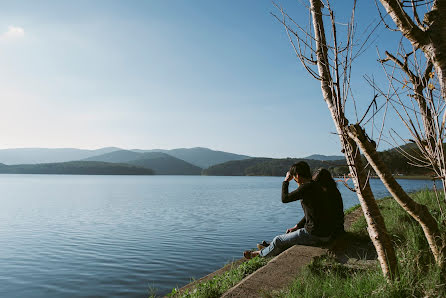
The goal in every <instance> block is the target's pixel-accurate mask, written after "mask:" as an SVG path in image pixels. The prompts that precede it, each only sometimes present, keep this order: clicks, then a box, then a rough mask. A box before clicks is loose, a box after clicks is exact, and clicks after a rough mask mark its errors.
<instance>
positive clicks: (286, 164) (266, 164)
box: [203, 158, 345, 176]
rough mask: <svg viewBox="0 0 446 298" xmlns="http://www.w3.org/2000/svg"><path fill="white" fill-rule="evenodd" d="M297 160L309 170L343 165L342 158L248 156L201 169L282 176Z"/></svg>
mask: <svg viewBox="0 0 446 298" xmlns="http://www.w3.org/2000/svg"><path fill="white" fill-rule="evenodd" d="M299 161H306V162H307V163H308V165H309V166H310V168H311V170H312V171H314V170H316V169H318V168H327V169H332V170H333V169H334V168H336V167H342V168H344V167H345V161H344V160H336V161H323V160H314V159H301V158H282V159H275V158H250V159H245V160H237V161H228V162H225V163H222V164H218V165H215V166H212V167H210V168H208V169H206V170H203V175H208V176H283V175H285V173H286V172H287V171H288V170H289V169H290V167H291V166H292V165H293V164H294V163H296V162H299Z"/></svg>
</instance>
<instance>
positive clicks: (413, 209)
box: [348, 124, 446, 267]
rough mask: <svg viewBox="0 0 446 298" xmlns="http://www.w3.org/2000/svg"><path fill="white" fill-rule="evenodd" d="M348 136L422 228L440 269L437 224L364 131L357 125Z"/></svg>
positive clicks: (440, 244)
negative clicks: (410, 195) (403, 187)
mask: <svg viewBox="0 0 446 298" xmlns="http://www.w3.org/2000/svg"><path fill="white" fill-rule="evenodd" d="M348 135H349V136H350V137H351V138H352V139H353V140H354V141H355V142H356V144H358V146H359V147H360V148H361V150H362V152H363V153H364V156H365V157H366V159H367V161H368V162H369V163H370V165H371V166H372V167H373V169H374V170H375V172H376V174H377V175H378V176H379V178H380V179H381V181H382V182H383V183H384V185H385V187H386V188H387V190H388V191H389V192H390V193H391V195H392V196H393V198H394V199H395V200H396V201H397V202H398V204H399V205H400V206H401V207H402V208H403V209H404V210H405V211H406V212H407V213H409V215H410V216H412V218H414V219H415V220H416V221H417V222H418V223H419V224H420V226H421V227H422V229H423V231H424V235H425V236H426V239H427V241H428V243H429V247H430V249H431V251H432V254H433V255H434V258H435V261H436V262H437V264H438V265H439V266H440V267H442V266H443V263H444V262H445V257H446V255H445V253H446V250H445V249H444V243H443V239H442V236H441V233H440V230H439V228H438V223H437V221H436V220H435V218H434V217H433V216H432V214H431V213H430V212H429V210H428V208H427V207H426V206H425V205H422V204H418V203H417V202H415V201H414V200H412V198H411V197H409V196H408V195H407V193H406V192H405V191H404V190H403V189H402V188H401V186H400V185H399V184H398V182H397V181H396V180H395V178H394V177H393V175H392V173H390V171H389V169H388V168H387V167H386V166H385V164H384V163H383V162H382V160H381V158H380V156H379V155H378V152H377V151H376V148H375V146H374V144H373V143H372V142H371V141H370V140H369V139H368V137H367V136H366V134H365V132H364V130H363V129H362V128H361V127H360V126H359V125H358V124H355V125H350V126H349V127H348Z"/></svg>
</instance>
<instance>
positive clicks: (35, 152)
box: [0, 147, 121, 165]
mask: <svg viewBox="0 0 446 298" xmlns="http://www.w3.org/2000/svg"><path fill="white" fill-rule="evenodd" d="M116 150H121V149H119V148H116V147H107V148H101V149H97V150H87V149H75V148H55V149H52V148H17V149H0V163H4V164H8V165H13V164H37V163H58V162H66V161H75V160H80V159H85V158H88V157H90V156H95V155H100V154H104V153H109V152H113V151H116Z"/></svg>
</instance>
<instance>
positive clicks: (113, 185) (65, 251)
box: [0, 175, 432, 297]
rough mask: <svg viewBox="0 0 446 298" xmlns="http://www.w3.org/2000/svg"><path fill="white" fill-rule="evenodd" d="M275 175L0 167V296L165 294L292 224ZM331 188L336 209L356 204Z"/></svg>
mask: <svg viewBox="0 0 446 298" xmlns="http://www.w3.org/2000/svg"><path fill="white" fill-rule="evenodd" d="M282 180H283V178H281V177H207V176H75V175H0V189H1V190H2V196H1V197H0V204H1V206H2V208H1V209H0V226H1V228H0V243H1V244H2V245H0V263H1V264H2V270H1V271H0V296H1V297H48V296H52V297H55V296H59V297H60V296H69V297H81V296H82V297H83V296H101V297H111V296H118V295H119V296H127V297H146V296H147V294H149V292H150V291H153V289H156V290H155V291H156V294H157V295H163V294H166V293H168V292H170V291H171V289H172V288H173V287H177V286H178V287H181V286H183V285H185V284H187V283H188V282H189V281H190V280H191V278H199V277H201V276H204V275H206V274H208V273H210V272H212V271H214V270H216V269H218V268H220V267H221V266H222V265H224V264H225V263H227V262H229V261H231V260H233V259H237V258H240V257H241V255H242V252H243V250H245V249H249V248H253V247H255V244H256V243H257V242H259V241H261V240H271V239H272V238H273V237H274V236H275V235H277V234H278V233H283V232H284V231H285V230H286V229H287V228H289V227H291V226H293V225H294V224H295V223H296V222H297V221H298V220H299V219H300V218H301V216H303V213H302V210H301V207H300V203H298V202H294V203H290V204H282V203H281V202H280V191H281V183H282ZM400 182H401V184H402V185H403V187H404V188H405V189H406V190H408V191H414V190H417V189H421V188H425V187H431V186H432V182H430V181H423V180H401V181H400ZM371 183H372V186H373V189H374V191H375V195H376V197H377V198H379V197H382V196H384V195H386V194H387V192H386V191H385V189H384V188H383V186H382V184H381V183H380V182H379V181H377V180H372V181H371ZM292 187H296V185H295V184H293V185H292ZM339 189H340V190H341V193H342V194H343V198H344V207H345V208H349V207H351V206H353V205H355V204H357V203H358V202H357V199H356V196H355V194H354V193H352V192H350V191H349V190H347V189H346V188H345V187H343V186H342V185H339Z"/></svg>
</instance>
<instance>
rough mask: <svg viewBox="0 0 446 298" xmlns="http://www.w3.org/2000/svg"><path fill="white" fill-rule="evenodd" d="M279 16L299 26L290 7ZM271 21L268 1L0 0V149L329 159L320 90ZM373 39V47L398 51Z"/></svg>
mask: <svg viewBox="0 0 446 298" xmlns="http://www.w3.org/2000/svg"><path fill="white" fill-rule="evenodd" d="M348 2H350V1H342V4H340V5H341V7H339V9H343V10H339V11H343V12H348V5H347V4H348ZM363 2H364V3H363ZM372 2H373V1H359V4H358V12H357V15H358V18H357V20H358V22H359V20H361V22H360V24H358V25H360V26H359V27H360V28H362V29H364V28H365V27H366V26H367V25H369V24H370V23H371V22H377V21H378V16H377V13H376V8H375V6H374V4H373V3H372ZM282 3H283V5H284V6H285V7H286V8H287V11H288V12H289V14H290V15H292V16H294V17H295V19H296V21H299V22H303V23H304V24H305V23H308V19H307V18H306V17H305V8H304V6H302V4H301V2H300V1H297V0H295V1H294V0H293V1H291V0H287V1H285V0H284V1H282ZM344 6H345V7H344ZM272 11H273V12H274V11H276V10H275V8H274V7H273V5H272V4H271V2H270V1H269V0H250V1H248V0H219V1H218V0H214V1H209V0H201V1H198V0H188V1H186V0H175V1H174V0H163V1H161V0H158V1H154V0H153V1H152V0H146V1H125V0H122V1H111V0H104V1H99V0H94V1H93V0H87V1H78V0H77V1H62V0H57V1H56V0H54V1H41V0H39V1H34V0H29V1H18V0H15V1H0V99H1V103H2V104H1V108H2V109H1V111H2V117H0V127H1V140H2V142H1V146H0V148H17V147H53V148H56V147H58V148H60V147H76V148H91V149H93V148H100V147H106V146H117V147H121V148H128V149H131V148H140V149H153V148H164V149H171V148H179V147H196V146H201V147H208V148H211V149H216V150H223V151H229V152H234V153H240V154H247V155H251V156H269V157H302V156H306V155H309V154H313V153H321V154H327V155H330V154H336V155H338V154H340V148H339V143H338V138H337V136H335V135H333V134H331V133H332V132H334V130H335V129H334V126H333V124H332V120H331V118H330V116H329V113H328V110H327V108H326V104H325V103H324V101H323V100H322V97H321V92H320V88H319V87H320V85H319V82H317V81H315V80H314V79H312V78H311V77H310V76H309V75H308V74H307V73H306V71H305V70H304V69H303V67H302V66H301V65H300V64H299V63H298V61H297V59H296V57H295V55H294V53H293V50H292V48H291V46H290V44H289V41H288V39H287V36H286V34H285V32H284V30H283V28H282V26H281V25H280V24H279V23H278V22H277V21H275V20H274V18H273V17H272V16H271V15H270V12H272ZM341 17H342V16H340V19H341V21H342V18H341ZM376 34H377V35H376V38H377V42H376V45H377V46H380V47H381V46H382V45H383V44H386V42H389V41H390V40H392V39H395V38H396V39H398V35H397V34H394V35H393V36H391V35H389V34H388V33H387V32H386V30H385V29H384V28H381V29H378V30H377V32H376ZM376 59H377V54H376V48H375V43H374V44H372V46H371V47H370V49H369V50H368V51H367V52H366V53H365V54H364V55H363V56H362V57H361V59H360V60H359V61H358V64H357V68H356V70H355V71H354V85H353V91H354V92H355V95H356V97H357V98H358V101H361V100H363V101H367V100H369V99H370V98H371V97H372V96H373V91H372V89H371V88H370V87H368V85H367V84H366V83H365V82H364V80H363V79H362V76H363V75H364V74H365V73H368V74H372V75H377V76H379V75H381V68H380V66H379V65H378V64H377V63H376ZM389 125H391V126H392V125H396V124H392V123H391V124H389Z"/></svg>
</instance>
